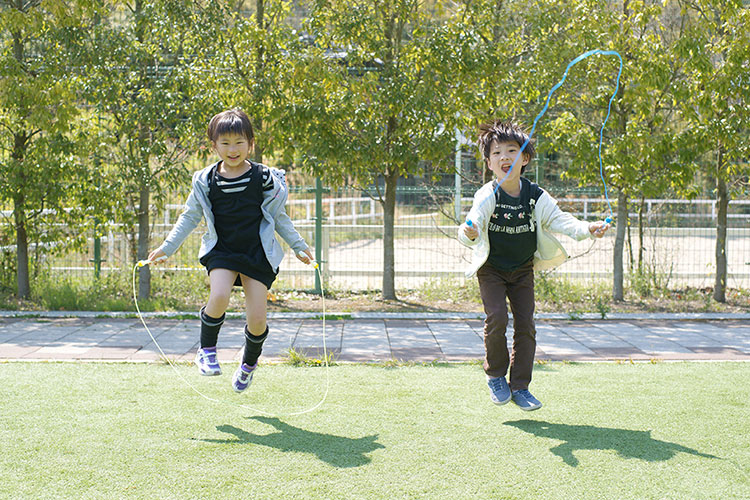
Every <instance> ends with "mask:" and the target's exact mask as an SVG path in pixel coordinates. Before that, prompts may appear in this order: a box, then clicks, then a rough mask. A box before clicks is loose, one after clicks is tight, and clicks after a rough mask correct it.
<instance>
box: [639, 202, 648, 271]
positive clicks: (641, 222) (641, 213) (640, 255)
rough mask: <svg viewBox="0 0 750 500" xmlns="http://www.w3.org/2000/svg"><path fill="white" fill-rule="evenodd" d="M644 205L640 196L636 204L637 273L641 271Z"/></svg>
mask: <svg viewBox="0 0 750 500" xmlns="http://www.w3.org/2000/svg"><path fill="white" fill-rule="evenodd" d="M645 206H646V198H645V197H643V196H641V203H640V204H639V206H638V273H639V274H640V273H642V272H643V250H644V248H645V247H644V243H643V233H644V232H645V230H646V228H645V227H644V221H643V208H644V207H645Z"/></svg>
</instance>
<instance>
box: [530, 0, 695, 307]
mask: <svg viewBox="0 0 750 500" xmlns="http://www.w3.org/2000/svg"><path fill="white" fill-rule="evenodd" d="M594 3H596V2H594ZM593 7H594V5H592V4H591V2H589V1H588V0H580V1H579V2H575V6H574V9H575V11H576V12H578V13H579V15H577V16H575V17H574V18H573V19H572V22H573V23H574V25H575V29H566V32H567V33H568V35H569V36H568V37H567V38H566V40H565V44H564V45H563V47H561V49H560V50H559V51H550V50H547V51H545V52H544V53H542V54H540V56H539V57H540V59H542V60H543V59H544V58H545V57H547V55H549V54H555V56H554V57H555V58H557V57H558V56H557V54H566V55H567V56H569V57H570V59H572V58H573V57H575V56H576V55H578V54H580V53H582V52H584V51H586V50H590V49H592V48H599V49H603V50H616V51H617V52H618V53H619V54H620V55H621V57H622V59H623V70H622V75H621V79H620V82H619V90H618V92H617V95H616V96H615V99H614V101H613V102H612V112H611V116H610V118H609V121H608V122H607V127H606V129H605V130H604V136H603V138H604V140H603V143H602V150H601V152H602V160H603V178H604V179H603V180H602V174H601V173H600V169H599V157H598V155H599V133H600V129H601V127H602V124H603V122H604V118H605V116H606V113H607V106H608V103H609V99H610V97H611V95H612V93H613V91H614V89H615V88H616V76H617V73H618V68H619V60H618V59H617V58H616V57H611V56H610V57H607V58H605V57H604V56H601V55H599V56H593V57H590V58H588V59H586V60H584V61H582V62H581V63H579V64H578V65H577V66H575V67H574V69H573V70H571V73H570V77H569V78H568V80H567V81H566V85H565V86H564V87H561V89H560V93H559V95H558V96H557V101H556V105H555V106H554V107H552V108H551V111H550V112H551V114H552V117H553V118H552V119H551V120H550V122H549V125H548V126H545V127H544V128H542V133H543V134H544V135H546V136H547V137H550V138H552V140H551V141H550V143H549V147H550V148H552V149H554V150H556V151H558V152H560V153H562V154H563V156H564V157H566V160H567V162H566V163H567V165H566V167H565V171H564V172H563V177H564V178H565V177H567V178H571V179H576V180H578V181H579V182H580V183H581V184H584V185H600V186H601V185H602V183H603V182H604V183H606V185H607V186H608V190H609V194H616V196H617V201H616V204H614V205H616V214H614V215H615V221H616V235H615V245H614V252H613V276H614V277H613V298H614V299H615V300H623V298H624V266H623V260H624V259H623V256H624V249H625V242H626V232H627V229H628V227H629V225H630V220H629V210H628V204H629V200H630V199H631V198H633V197H638V198H639V199H641V200H643V199H644V198H646V197H649V196H656V195H659V194H661V193H664V192H665V191H667V190H668V189H681V188H684V187H685V185H686V184H687V182H689V181H690V180H691V179H692V171H691V168H690V163H689V162H685V161H683V160H684V155H685V151H684V150H683V149H682V146H683V145H684V143H685V142H686V139H685V136H684V130H683V129H681V128H680V125H679V123H680V122H679V106H678V105H677V103H676V96H677V95H678V94H679V90H680V88H681V85H683V83H682V82H683V81H684V73H685V66H686V60H685V59H684V58H680V57H677V56H676V54H677V53H676V49H677V47H678V46H679V40H680V33H679V32H680V29H681V28H680V26H679V24H678V25H676V26H675V25H668V23H666V22H665V20H666V19H667V17H669V16H667V17H665V16H666V14H665V12H664V11H663V7H662V4H661V2H658V3H657V2H635V1H632V2H631V1H625V2H623V3H622V4H620V5H613V6H612V7H608V8H598V9H596V8H593ZM669 18H670V19H671V17H669ZM668 26H669V28H668ZM602 189H603V187H602ZM639 228H640V232H641V234H640V242H641V243H640V244H641V245H643V239H644V238H643V224H642V221H641V224H639ZM639 255H641V256H642V250H641V251H639ZM639 264H640V261H639Z"/></svg>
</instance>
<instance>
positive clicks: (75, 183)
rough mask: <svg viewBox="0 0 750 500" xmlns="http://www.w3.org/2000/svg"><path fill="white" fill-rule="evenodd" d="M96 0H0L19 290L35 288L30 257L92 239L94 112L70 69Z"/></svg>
mask: <svg viewBox="0 0 750 500" xmlns="http://www.w3.org/2000/svg"><path fill="white" fill-rule="evenodd" d="M89 4H90V2H62V1H47V2H41V1H34V0H32V1H29V0H4V1H2V2H0V27H1V29H0V33H1V34H0V42H1V44H0V59H1V60H2V62H1V63H0V67H2V71H1V72H0V151H2V152H1V153H0V165H1V170H0V199H1V200H2V202H3V203H9V204H10V205H11V206H12V221H11V224H10V227H11V228H12V230H11V234H4V235H3V244H4V245H7V244H8V243H10V242H11V241H12V240H14V241H13V243H14V244H15V249H16V282H17V283H16V286H17V293H18V296H19V297H21V298H28V297H29V296H30V294H31V284H30V283H31V281H30V276H29V269H30V267H29V262H30V257H31V256H32V254H31V253H30V250H31V249H32V246H30V243H34V245H33V250H34V253H33V255H34V256H36V259H35V261H36V262H37V263H38V262H39V259H40V258H41V257H42V256H43V255H44V254H45V253H48V252H50V251H62V250H63V249H66V248H69V247H70V246H71V245H74V246H78V247H80V246H82V245H84V244H85V242H86V239H85V235H86V228H87V226H88V225H89V222H90V217H91V215H92V214H93V213H95V212H96V207H95V204H96V203H97V201H98V200H97V196H95V194H93V193H91V184H90V178H91V176H92V175H93V174H92V172H91V168H90V167H91V165H90V163H88V162H87V161H86V158H87V151H88V150H89V149H90V148H89V146H90V143H89V138H88V137H87V135H86V133H85V120H86V119H87V117H86V114H85V113H82V112H81V110H80V109H79V107H78V106H77V104H78V103H77V95H76V91H77V89H78V88H79V84H80V82H79V80H78V78H77V75H76V74H75V73H73V72H70V71H69V69H70V66H71V61H72V59H73V58H74V56H75V52H76V50H77V48H76V47H78V46H79V45H80V43H82V37H83V32H84V30H83V29H82V28H83V27H85V26H86V24H88V23H90V22H91V20H92V19H93V17H94V16H95V11H94V9H93V8H92V6H91V5H89Z"/></svg>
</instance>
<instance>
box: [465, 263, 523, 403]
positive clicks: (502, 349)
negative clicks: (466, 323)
mask: <svg viewBox="0 0 750 500" xmlns="http://www.w3.org/2000/svg"><path fill="white" fill-rule="evenodd" d="M477 278H478V280H479V293H480V295H481V296H482V303H483V304H484V312H485V314H486V315H487V318H486V319H485V320H484V349H485V353H486V355H485V359H484V372H485V373H486V374H487V375H489V376H490V377H504V376H505V375H506V374H507V373H508V367H510V388H511V390H513V391H517V390H521V389H528V387H529V382H531V371H532V369H533V368H534V354H535V352H536V327H535V326H534V266H533V264H532V262H528V263H527V264H524V265H523V266H521V267H520V268H518V269H516V270H515V271H498V270H496V269H495V268H494V267H492V266H491V265H489V264H485V265H484V266H482V267H481V268H480V269H479V271H477ZM506 296H507V297H508V301H509V302H510V308H511V311H512V312H513V330H514V332H513V355H512V357H509V356H508V341H507V339H506V338H505V330H506V328H507V326H508V306H507V304H506V302H505V297H506Z"/></svg>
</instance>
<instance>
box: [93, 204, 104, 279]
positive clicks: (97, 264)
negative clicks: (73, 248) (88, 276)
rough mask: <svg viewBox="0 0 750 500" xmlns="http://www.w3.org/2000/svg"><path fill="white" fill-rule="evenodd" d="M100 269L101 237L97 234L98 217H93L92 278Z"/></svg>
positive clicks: (97, 274)
mask: <svg viewBox="0 0 750 500" xmlns="http://www.w3.org/2000/svg"><path fill="white" fill-rule="evenodd" d="M101 271H102V238H101V237H100V236H99V219H97V218H96V217H95V218H94V278H96V279H99V275H100V274H101Z"/></svg>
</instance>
